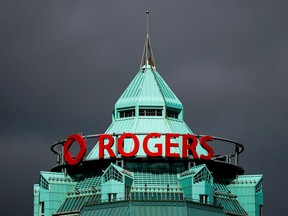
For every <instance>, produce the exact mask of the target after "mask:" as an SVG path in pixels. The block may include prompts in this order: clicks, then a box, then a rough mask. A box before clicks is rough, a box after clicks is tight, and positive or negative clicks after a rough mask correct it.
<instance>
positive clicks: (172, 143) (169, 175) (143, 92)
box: [34, 34, 263, 216]
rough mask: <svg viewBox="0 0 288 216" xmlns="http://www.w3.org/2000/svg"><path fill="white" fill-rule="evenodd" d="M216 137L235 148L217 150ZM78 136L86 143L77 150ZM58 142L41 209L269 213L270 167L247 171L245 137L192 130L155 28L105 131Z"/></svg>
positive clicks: (38, 190) (37, 209) (86, 215)
mask: <svg viewBox="0 0 288 216" xmlns="http://www.w3.org/2000/svg"><path fill="white" fill-rule="evenodd" d="M212 140H213V141H212ZM208 141H212V142H214V141H215V142H217V143H218V145H219V146H220V149H221V148H222V146H223V148H224V146H225V145H222V144H229V145H231V147H232V149H233V151H232V152H230V153H225V154H220V155H214V151H213V148H212V147H211V146H210V143H212V142H209V144H208ZM89 142H90V143H92V150H91V151H90V152H87V154H86V145H88V143H89ZM72 144H74V145H77V144H78V145H79V146H80V149H81V150H80V151H79V154H78V155H77V156H75V157H73V156H71V154H70V145H72ZM51 150H52V151H53V152H54V153H55V154H57V156H58V160H57V162H58V165H57V166H56V167H54V168H52V170H51V171H49V172H46V171H41V172H40V180H39V184H35V185H34V216H48V215H49V216H50V215H54V216H56V215H57V216H60V215H61V216H62V215H70V216H72V215H79V216H90V215H112V216H113V215H117V216H118V215H120V216H121V215H123V216H127V215H131V216H132V215H137V216H141V215H150V216H153V215H166V216H169V215H189V216H190V215H198V216H200V215H206V216H214V215H215V216H218V215H219V216H220V215H238V216H239V215H251V216H260V215H263V212H262V211H263V210H262V207H263V191H262V175H244V169H243V168H242V167H241V166H240V165H239V164H238V157H239V154H240V153H241V152H242V151H243V150H244V147H243V145H241V144H239V143H237V142H235V141H232V140H228V139H225V138H219V137H211V136H204V135H196V134H194V133H193V132H192V131H191V129H190V128H189V127H188V126H187V124H186V123H185V121H184V112H183V105H182V103H181V102H180V101H179V99H178V98H177V97H176V95H175V94H174V93H173V91H172V90H171V89H170V88H169V86H168V85H167V84H166V82H165V81H164V80H163V79H162V77H161V76H160V74H159V73H158V72H157V70H156V65H155V61H154V57H153V53H152V48H151V43H150V38H149V35H148V34H147V38H146V41H145V45H144V51H143V56H142V61H141V65H140V69H139V71H138V73H137V74H136V76H135V78H134V79H133V80H132V82H131V83H130V84H129V86H128V87H127V89H126V90H125V91H124V93H123V94H122V95H121V97H120V98H119V99H118V101H117V102H116V104H115V107H114V111H113V113H112V123H111V125H110V126H109V127H108V129H107V131H106V132H105V134H102V135H101V134H94V135H87V136H84V135H75V134H74V135H72V136H71V137H69V138H67V139H64V140H62V141H59V142H57V143H55V144H54V145H53V146H52V147H51Z"/></svg>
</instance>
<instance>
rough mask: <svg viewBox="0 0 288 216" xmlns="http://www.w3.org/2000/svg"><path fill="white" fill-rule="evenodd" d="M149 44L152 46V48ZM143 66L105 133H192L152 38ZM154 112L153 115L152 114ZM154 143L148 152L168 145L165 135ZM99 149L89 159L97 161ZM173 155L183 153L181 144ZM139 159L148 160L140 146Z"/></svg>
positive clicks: (127, 149) (199, 149)
mask: <svg viewBox="0 0 288 216" xmlns="http://www.w3.org/2000/svg"><path fill="white" fill-rule="evenodd" d="M147 40H148V42H147ZM147 44H149V46H148V45H147ZM149 50H150V51H149ZM151 62H152V63H153V64H152V63H151ZM150 64H151V65H150ZM141 66H142V67H141V69H140V71H138V73H137V74H136V76H135V77H134V79H133V80H132V82H131V83H130V84H129V86H128V87H127V88H126V90H125V91H124V92H123V94H122V95H121V96H120V98H119V99H118V101H117V102H116V104H115V109H114V114H113V116H114V117H113V122H112V124H111V125H110V127H109V128H108V129H107V130H106V132H105V133H106V134H113V133H116V134H117V133H118V134H119V133H120V134H121V133H128V132H129V133H134V134H135V133H136V134H137V133H152V132H156V133H178V134H188V133H189V134H193V132H192V131H191V130H190V128H189V127H188V126H187V125H186V123H185V122H184V120H183V106H182V103H181V102H180V100H179V99H178V98H177V97H176V95H175V94H174V93H173V91H172V90H171V89H170V88H169V86H168V85H167V83H166V82H165V81H164V80H163V79H162V77H161V76H160V74H159V73H158V72H157V71H156V67H155V61H154V57H153V55H152V49H151V44H150V40H149V37H147V39H146V43H145V46H144V53H143V59H142V63H141ZM151 112H152V113H153V114H151ZM156 113H157V114H156ZM138 139H139V141H140V143H142V142H143V139H144V136H143V135H138ZM153 140H154V141H153ZM153 140H151V141H149V149H151V151H152V152H153V151H154V152H155V151H157V149H156V148H155V144H156V142H161V143H165V140H164V136H162V137H161V138H158V139H153ZM181 140H182V138H181V137H180V138H176V139H175V141H176V142H177V143H181ZM130 142H132V140H127V141H126V140H125V145H124V151H125V152H130V151H131V150H132V149H131V148H132V147H133V144H132V143H130ZM98 148H99V147H98V144H96V145H95V147H94V148H93V149H92V151H91V152H90V153H89V155H88V156H87V158H86V159H87V160H94V159H98V158H99V149H98ZM113 148H114V149H113ZM115 148H116V145H114V146H113V147H112V149H113V151H114V152H117V151H116V149H115ZM171 152H172V153H180V154H181V153H182V147H181V146H180V145H179V148H173V149H172V150H171ZM197 152H198V154H206V150H204V149H203V148H202V146H201V145H197ZM104 153H105V155H104V157H106V158H108V157H109V155H108V154H107V152H106V151H105V152H104ZM163 154H164V153H163ZM137 156H138V157H146V154H145V153H144V150H143V148H142V146H141V145H140V149H139V151H138V153H137ZM163 156H165V155H163Z"/></svg>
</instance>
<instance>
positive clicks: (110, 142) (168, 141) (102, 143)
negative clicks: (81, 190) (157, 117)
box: [64, 133, 214, 165]
mask: <svg viewBox="0 0 288 216" xmlns="http://www.w3.org/2000/svg"><path fill="white" fill-rule="evenodd" d="M161 136H164V137H165V144H163V143H156V144H154V148H153V150H155V149H156V151H155V152H152V151H151V149H149V145H148V143H149V141H150V139H153V138H160V137H161ZM181 136H182V140H181V141H182V142H181V143H177V142H173V140H172V139H175V138H179V137H181ZM125 139H132V140H133V147H132V150H131V151H130V152H125V150H124V148H123V144H124V141H125ZM212 140H213V138H212V137H211V136H203V137H201V138H200V140H198V139H197V137H196V136H194V135H192V134H176V133H170V134H165V135H161V134H160V133H149V134H147V135H145V137H144V139H143V143H141V145H142V147H143V150H144V152H145V154H146V155H147V156H148V157H161V156H162V155H163V151H164V152H165V157H167V158H188V152H189V151H190V153H191V154H192V156H193V157H194V158H196V159H204V160H210V159H211V158H213V156H214V151H213V148H212V147H211V146H209V145H208V144H207V142H209V141H212ZM74 141H77V143H78V145H79V147H80V151H79V153H78V154H77V156H76V157H73V156H72V155H71V154H70V152H69V148H70V146H71V144H72V143H73V142H74ZM115 143H116V144H117V146H116V149H117V151H118V152H117V154H118V153H119V154H121V156H122V157H126V158H129V157H134V156H136V154H137V153H138V151H139V148H140V141H139V139H138V137H137V135H135V134H133V133H124V134H122V135H120V136H119V137H118V140H117V142H115V137H114V136H113V135H110V134H101V135H99V159H104V154H105V151H106V152H107V153H108V155H109V157H110V158H116V153H115V152H114V150H113V146H114V145H115ZM180 145H181V147H182V148H181V149H182V152H181V155H180V153H174V152H171V148H177V147H180ZM198 145H201V147H202V148H203V149H205V150H206V152H207V153H206V154H205V155H204V154H200V155H198V153H197V151H196V148H197V146H198ZM114 149H115V148H114ZM85 153H86V142H85V140H84V139H83V137H82V136H81V135H79V134H72V135H71V136H69V137H68V139H67V140H66V142H65V143H64V159H65V161H66V162H67V163H68V164H70V165H75V164H78V163H79V162H80V161H81V160H82V159H83V157H84V155H85Z"/></svg>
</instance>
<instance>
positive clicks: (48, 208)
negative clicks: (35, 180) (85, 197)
mask: <svg viewBox="0 0 288 216" xmlns="http://www.w3.org/2000/svg"><path fill="white" fill-rule="evenodd" d="M75 185H76V182H74V181H73V180H72V179H71V178H70V177H69V176H68V175H67V176H65V174H64V173H55V172H43V171H41V172H40V183H39V199H38V209H40V208H42V207H43V206H44V215H45V216H51V215H52V213H54V212H55V211H56V210H57V208H58V207H59V205H60V204H61V203H62V202H63V200H65V198H66V197H67V193H68V192H70V191H72V190H73V189H74V188H75ZM35 201H36V200H35ZM34 206H35V208H37V204H36V203H35V204H34ZM40 206H41V207H40ZM35 212H36V211H35ZM38 213H39V212H38Z"/></svg>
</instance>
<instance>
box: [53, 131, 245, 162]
mask: <svg viewBox="0 0 288 216" xmlns="http://www.w3.org/2000/svg"><path fill="white" fill-rule="evenodd" d="M123 134H124V133H113V134H108V135H111V136H113V137H114V138H116V139H117V138H118V137H119V136H121V135H123ZM134 134H135V135H138V136H141V135H147V134H149V133H134ZM159 134H160V135H166V134H168V133H159ZM100 135H102V134H92V135H82V136H83V138H84V139H85V140H86V141H88V140H93V139H96V140H97V139H98V138H99V136H100ZM183 135H184V134H180V136H183ZM191 135H193V136H195V137H197V138H201V137H204V136H207V135H201V134H191ZM211 137H212V138H213V141H220V142H221V144H225V145H227V144H228V145H230V146H231V145H232V146H234V151H233V152H229V153H227V154H217V155H214V157H213V158H212V160H217V161H223V162H226V163H230V164H232V163H233V164H235V165H238V162H239V154H240V153H242V152H243V151H244V146H243V145H242V144H241V143H239V142H236V141H234V140H230V139H226V138H222V137H217V136H211ZM66 140H67V139H63V140H59V141H57V142H56V143H54V144H53V145H52V146H51V151H52V152H53V153H55V154H56V155H57V165H64V164H65V162H64V159H63V145H64V143H65V141H66ZM95 143H97V141H95V142H93V144H94V145H95ZM59 146H60V148H61V149H59ZM138 157H139V156H138ZM141 157H142V158H143V156H141ZM141 157H140V158H141ZM119 158H121V156H120V157H119ZM136 158H137V156H136ZM191 159H193V158H191ZM84 161H85V159H84Z"/></svg>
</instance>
